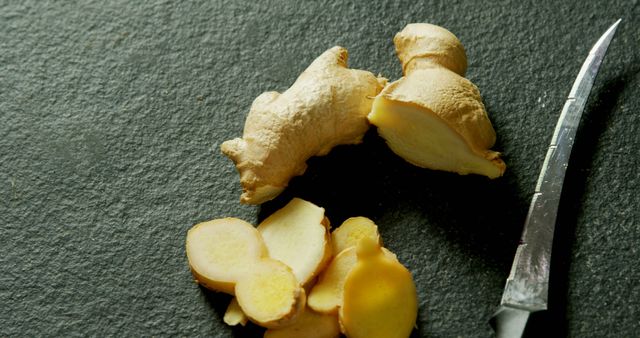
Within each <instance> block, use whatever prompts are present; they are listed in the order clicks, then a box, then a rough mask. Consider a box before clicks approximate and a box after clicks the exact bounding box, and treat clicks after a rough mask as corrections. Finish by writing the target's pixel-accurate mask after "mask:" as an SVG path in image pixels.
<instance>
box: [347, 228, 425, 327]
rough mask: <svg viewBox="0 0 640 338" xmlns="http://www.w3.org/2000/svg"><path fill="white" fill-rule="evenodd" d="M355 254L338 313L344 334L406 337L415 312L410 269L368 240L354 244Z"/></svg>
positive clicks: (412, 325)
mask: <svg viewBox="0 0 640 338" xmlns="http://www.w3.org/2000/svg"><path fill="white" fill-rule="evenodd" d="M357 255H358V260H357V262H356V264H355V265H354V266H353V268H352V269H351V271H350V272H349V274H348V275H347V278H346V280H345V284H344V294H343V305H342V307H341V308H340V312H339V314H340V323H341V325H342V328H343V329H344V331H345V332H344V333H345V334H346V335H347V337H350V338H360V337H362V338H378V337H379V338H406V337H409V336H410V334H411V331H412V330H413V327H414V326H415V322H416V318H417V314H418V302H417V292H416V287H415V284H414V283H413V278H412V276H411V272H409V270H407V269H406V268H405V267H404V266H402V264H400V263H399V262H398V261H394V260H393V259H390V258H388V257H386V255H385V254H384V253H383V251H382V249H381V247H380V246H379V245H378V244H377V243H375V242H374V241H371V240H369V239H364V240H362V241H361V242H360V243H359V244H358V247H357Z"/></svg>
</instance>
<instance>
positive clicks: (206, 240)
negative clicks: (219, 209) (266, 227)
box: [186, 218, 267, 294]
mask: <svg viewBox="0 0 640 338" xmlns="http://www.w3.org/2000/svg"><path fill="white" fill-rule="evenodd" d="M186 251H187V258H188V260H189V267H190V268H191V272H192V273H193V276H194V278H195V279H196V281H197V282H198V283H200V284H201V285H202V286H204V287H206V288H208V289H211V290H214V291H221V292H226V293H229V294H233V293H234V286H235V284H236V283H237V281H238V280H239V279H241V278H243V277H244V276H245V275H247V273H249V272H251V270H252V267H253V265H254V264H255V262H256V261H258V260H260V259H261V258H262V257H265V256H266V255H267V249H266V247H265V245H264V242H263V241H262V238H261V236H260V233H259V232H258V231H257V230H256V229H255V228H254V227H253V226H252V225H251V224H249V223H247V222H245V221H243V220H240V219H237V218H223V219H216V220H212V221H208V222H203V223H199V224H197V225H195V226H193V227H192V228H191V229H190V230H189V231H188V233H187V243H186Z"/></svg>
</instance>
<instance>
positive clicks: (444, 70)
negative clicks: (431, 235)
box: [368, 23, 506, 178]
mask: <svg viewBox="0 0 640 338" xmlns="http://www.w3.org/2000/svg"><path fill="white" fill-rule="evenodd" d="M393 41H394V43H395V46H396V51H397V53H398V57H399V58H400V61H401V62H402V69H403V73H404V77H403V78H401V79H400V80H398V81H395V82H393V83H391V84H389V85H388V86H386V87H385V88H384V90H383V91H382V92H381V93H380V94H379V95H378V96H377V97H376V99H375V101H374V103H373V107H372V111H371V113H370V114H369V116H368V118H369V121H370V122H371V123H372V124H374V125H376V126H377V127H378V133H379V134H380V135H381V136H382V137H383V138H384V139H385V140H386V141H387V144H388V145H389V147H390V148H391V150H393V152H395V153H396V154H398V155H400V156H401V157H402V158H404V159H405V160H406V161H408V162H410V163H412V164H414V165H417V166H420V167H424V168H430V169H437V170H444V171H450V172H456V173H459V174H470V173H473V174H480V175H484V176H487V177H490V178H496V177H499V176H501V175H502V174H503V173H504V170H505V168H506V166H505V164H504V162H503V161H502V160H501V159H500V154H499V153H498V152H495V151H491V150H489V148H491V147H492V146H493V144H494V143H495V139H496V134H495V131H494V129H493V126H492V125H491V121H490V120H489V117H488V116H487V112H486V110H485V107H484V105H483V104H482V98H481V96H480V92H479V91H478V88H477V87H476V86H475V85H474V84H473V83H471V81H469V80H467V79H465V78H464V77H463V76H464V74H465V71H466V68H467V58H466V55H465V51H464V47H463V46H462V43H461V42H460V40H458V38H457V37H456V36H455V35H453V34H452V33H451V32H449V31H448V30H446V29H444V28H442V27H438V26H435V25H430V24H426V23H420V24H409V25H407V26H406V27H405V28H404V29H403V30H402V31H401V32H399V33H398V34H397V35H396V36H395V38H394V40H393Z"/></svg>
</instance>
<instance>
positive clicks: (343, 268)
mask: <svg viewBox="0 0 640 338" xmlns="http://www.w3.org/2000/svg"><path fill="white" fill-rule="evenodd" d="M382 251H383V253H384V255H385V256H386V257H388V258H389V259H392V260H396V261H397V258H396V255H395V254H394V253H392V252H391V251H389V250H387V249H386V248H382ZM357 260H358V259H357V255H356V247H354V246H352V247H350V248H347V249H344V250H343V251H342V252H340V253H339V254H338V255H337V256H335V257H334V258H333V260H332V261H331V263H330V264H329V266H328V267H327V268H326V269H325V270H324V271H323V272H322V274H321V275H320V278H319V279H318V282H317V283H316V285H314V286H313V288H312V289H311V292H309V296H308V297H307V306H308V307H310V308H311V309H313V310H315V311H317V312H320V313H327V314H336V313H338V309H339V308H340V306H342V294H343V290H344V282H345V280H346V279H347V275H348V274H349V271H351V268H353V267H354V266H355V264H356V262H357Z"/></svg>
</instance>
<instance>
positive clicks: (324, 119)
mask: <svg viewBox="0 0 640 338" xmlns="http://www.w3.org/2000/svg"><path fill="white" fill-rule="evenodd" d="M347 58H348V53H347V50H346V49H344V48H342V47H337V46H336V47H333V48H331V49H329V50H327V51H325V52H324V53H323V54H322V55H320V56H319V57H318V58H317V59H316V60H315V61H313V62H312V63H311V65H310V66H309V67H308V68H307V69H306V70H305V71H304V72H303V73H302V74H301V75H300V76H299V77H298V79H297V80H296V81H295V83H294V84H293V85H292V86H291V87H290V88H289V89H288V90H286V91H285V92H283V93H282V94H280V93H277V92H266V93H263V94H262V95H260V96H258V97H257V98H256V99H255V101H254V102H253V104H252V105H251V109H250V111H249V115H248V116H247V119H246V121H245V126H244V132H243V136H242V138H236V139H233V140H230V141H226V142H224V143H223V144H222V146H221V149H222V152H223V153H224V154H225V155H227V156H228V157H229V158H230V159H231V160H233V162H234V163H235V164H236V167H237V169H238V172H239V174H240V183H241V185H242V189H243V191H244V192H243V194H242V196H241V197H240V201H241V202H242V203H248V204H260V203H263V202H266V201H268V200H271V199H273V198H274V197H276V196H277V195H278V194H280V193H281V192H282V191H283V190H284V188H285V187H286V186H287V183H288V182H289V180H290V179H291V178H292V177H294V176H297V175H302V174H303V173H304V172H305V170H306V163H305V162H306V161H307V160H308V159H309V158H310V157H312V156H323V155H326V154H327V153H329V151H330V150H331V149H332V148H333V147H335V146H337V145H340V144H357V143H360V142H362V138H363V136H364V134H365V132H366V131H367V129H368V128H369V123H368V122H367V114H368V113H369V112H370V111H371V104H372V103H373V100H372V98H373V97H375V96H376V95H377V94H378V93H379V92H380V90H382V88H383V87H384V85H385V84H386V79H384V78H377V77H376V76H375V75H373V74H372V73H370V72H367V71H363V70H356V69H349V68H347Z"/></svg>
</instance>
